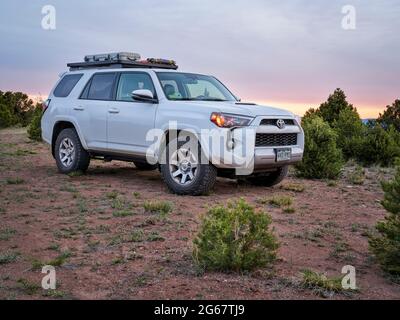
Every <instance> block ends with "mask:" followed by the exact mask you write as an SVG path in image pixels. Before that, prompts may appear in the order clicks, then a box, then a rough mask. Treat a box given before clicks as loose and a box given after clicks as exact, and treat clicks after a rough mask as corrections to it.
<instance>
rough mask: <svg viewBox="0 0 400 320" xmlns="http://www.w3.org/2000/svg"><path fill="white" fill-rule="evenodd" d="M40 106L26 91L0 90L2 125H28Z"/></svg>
mask: <svg viewBox="0 0 400 320" xmlns="http://www.w3.org/2000/svg"><path fill="white" fill-rule="evenodd" d="M38 106H39V104H36V106H35V104H34V103H33V101H32V99H29V97H28V95H26V94H25V93H22V92H11V91H7V92H3V91H0V127H8V126H13V125H21V126H23V127H25V126H27V125H28V124H29V122H30V121H31V119H32V116H33V112H34V110H35V108H37V107H38Z"/></svg>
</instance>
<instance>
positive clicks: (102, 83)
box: [87, 73, 115, 100]
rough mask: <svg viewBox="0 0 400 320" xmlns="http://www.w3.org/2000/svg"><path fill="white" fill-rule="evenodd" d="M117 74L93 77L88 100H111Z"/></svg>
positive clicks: (102, 74) (103, 74) (101, 74)
mask: <svg viewBox="0 0 400 320" xmlns="http://www.w3.org/2000/svg"><path fill="white" fill-rule="evenodd" d="M114 80H115V73H99V74H95V75H94V76H93V77H92V81H91V84H90V88H89V91H88V96H87V98H88V99H90V100H111V99H112V96H113V87H114Z"/></svg>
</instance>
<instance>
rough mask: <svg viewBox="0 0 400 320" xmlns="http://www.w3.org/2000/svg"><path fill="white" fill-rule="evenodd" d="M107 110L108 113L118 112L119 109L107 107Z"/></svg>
mask: <svg viewBox="0 0 400 320" xmlns="http://www.w3.org/2000/svg"><path fill="white" fill-rule="evenodd" d="M108 112H109V113H119V110H118V109H117V108H111V109H108Z"/></svg>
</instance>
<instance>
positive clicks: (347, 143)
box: [333, 108, 366, 160]
mask: <svg viewBox="0 0 400 320" xmlns="http://www.w3.org/2000/svg"><path fill="white" fill-rule="evenodd" d="M333 128H334V129H335V131H336V133H337V146H338V147H339V148H340V149H341V150H342V152H343V156H344V158H346V159H347V160H348V159H351V158H357V155H358V154H359V153H360V152H361V148H362V144H363V139H364V135H365V131H366V127H365V126H364V125H363V123H362V121H361V119H360V116H359V115H358V112H357V110H356V109H350V108H346V109H344V110H342V111H341V112H340V113H339V117H338V119H337V120H336V121H335V122H334V123H333Z"/></svg>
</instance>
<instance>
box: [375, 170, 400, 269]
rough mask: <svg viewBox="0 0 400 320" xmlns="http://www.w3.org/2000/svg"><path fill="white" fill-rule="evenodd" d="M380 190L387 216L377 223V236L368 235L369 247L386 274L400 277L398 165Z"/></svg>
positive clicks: (399, 180)
mask: <svg viewBox="0 0 400 320" xmlns="http://www.w3.org/2000/svg"><path fill="white" fill-rule="evenodd" d="M382 189H383V191H384V192H385V196H384V200H383V201H382V205H383V207H384V208H385V209H386V210H387V211H388V212H389V215H388V216H386V217H385V220H384V221H379V222H378V223H377V225H376V229H377V231H378V235H375V234H372V235H370V238H369V246H370V250H371V251H372V253H373V254H374V255H375V257H376V259H377V261H378V262H379V263H380V265H381V266H382V268H383V269H384V270H385V271H386V272H388V273H390V274H393V275H396V276H400V163H399V164H398V167H397V172H396V174H395V177H394V179H393V180H392V181H389V182H383V183H382Z"/></svg>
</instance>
